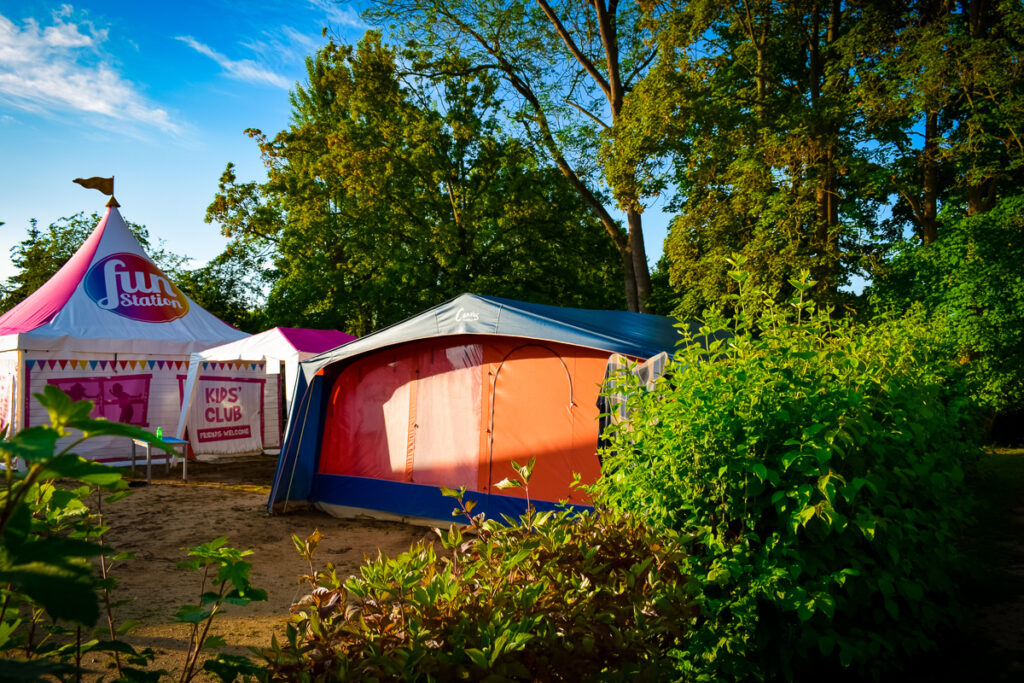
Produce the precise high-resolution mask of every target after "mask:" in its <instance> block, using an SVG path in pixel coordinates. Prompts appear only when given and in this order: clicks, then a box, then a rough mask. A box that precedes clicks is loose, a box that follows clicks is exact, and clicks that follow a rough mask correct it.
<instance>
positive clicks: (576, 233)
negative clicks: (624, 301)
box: [207, 32, 621, 335]
mask: <svg viewBox="0 0 1024 683" xmlns="http://www.w3.org/2000/svg"><path fill="white" fill-rule="evenodd" d="M410 57H415V56H411V55H399V54H397V53H396V51H395V50H394V49H392V48H389V47H387V46H385V45H384V44H383V43H382V41H381V37H380V35H379V34H377V33H373V32H371V33H368V34H367V35H366V37H364V39H363V40H362V41H360V43H359V44H358V45H357V46H347V45H339V44H333V43H332V44H330V45H329V46H327V47H326V48H324V49H323V50H321V51H319V52H318V53H317V54H316V55H314V56H312V57H310V58H308V60H307V70H308V81H307V82H306V83H305V84H303V85H301V86H299V87H298V88H297V89H296V91H295V92H294V94H293V95H292V105H293V123H292V125H291V126H290V127H289V128H288V129H287V130H284V131H281V132H280V133H278V134H277V135H275V136H273V137H268V136H267V135H265V134H264V133H263V132H261V131H258V130H250V131H249V134H250V135H251V136H252V137H253V138H254V139H255V140H256V141H257V143H258V144H259V146H260V150H261V152H262V155H263V160H264V163H265V166H266V170H267V175H268V179H267V182H265V183H240V182H238V180H237V178H236V176H235V174H234V169H233V167H232V166H230V165H229V166H228V168H227V170H226V171H225V173H224V175H223V176H222V178H221V184H220V189H219V192H218V194H217V197H216V198H215V200H214V202H213V203H212V204H211V205H210V207H209V210H208V213H207V218H208V220H211V221H215V222H217V223H219V224H220V225H221V227H222V230H223V232H224V233H225V234H226V235H228V236H229V237H231V238H233V240H234V241H235V243H236V244H238V245H239V246H240V247H244V248H246V249H250V250H256V251H258V252H260V253H265V254H266V255H267V256H268V257H269V258H271V259H272V260H273V264H274V267H273V269H272V271H271V273H270V274H269V275H270V278H269V294H268V299H267V311H268V314H269V315H270V316H271V317H272V318H273V320H272V322H275V323H278V324H303V325H309V326H315V327H335V328H338V329H344V330H346V331H349V332H351V333H354V334H360V335H361V334H366V333H368V332H370V331H373V330H375V329H378V328H380V327H382V326H384V325H387V324H390V323H393V322H396V321H398V320H401V319H403V318H405V317H408V316H409V315H412V314H413V313H416V312H419V311H422V310H423V309H424V308H427V307H429V306H432V305H435V304H437V303H440V302H442V301H444V300H445V299H448V298H451V297H452V296H455V295H457V294H459V293H462V292H466V291H472V292H479V293H486V294H491V295H496V296H506V297H512V298H519V299H527V300H531V301H537V302H544V303H558V304H563V305H576V306H584V307H588V306H589V307H596V308H602V307H617V306H619V305H620V302H621V295H618V294H617V291H621V290H618V288H617V287H615V286H614V284H613V283H615V282H617V281H619V278H620V277H621V274H620V273H619V272H618V268H617V267H616V265H617V264H616V260H615V258H614V248H613V246H612V245H611V244H610V243H609V242H608V240H607V239H606V238H605V237H604V236H603V235H602V228H601V225H600V223H599V221H598V220H596V219H595V218H594V217H593V215H592V214H591V213H590V212H588V211H587V210H586V209H585V208H584V207H583V206H581V204H580V201H579V198H578V195H577V194H576V193H575V192H574V191H573V189H572V188H571V187H570V185H569V183H568V182H567V181H566V179H565V178H564V177H563V176H562V175H561V174H560V173H559V172H558V171H557V170H556V169H554V168H551V167H550V166H546V165H544V164H543V163H541V161H540V160H538V159H537V157H536V156H535V155H534V154H533V153H532V151H531V149H530V147H529V146H527V145H524V144H522V143H521V142H520V141H518V140H516V139H515V138H512V137H510V136H509V135H507V134H506V133H505V132H503V130H502V128H501V125H500V120H499V117H498V116H497V112H498V106H499V104H500V103H499V102H498V100H497V99H496V97H495V92H496V84H495V80H494V79H493V78H492V77H491V76H490V75H489V74H487V73H486V72H477V71H473V70H472V69H469V68H467V64H466V62H465V60H464V59H462V58H461V57H460V55H459V54H457V53H450V54H448V55H446V56H445V63H446V64H447V65H448V68H447V69H446V74H445V77H444V78H443V79H432V78H426V77H423V76H420V75H417V74H416V73H415V72H414V71H413V68H414V67H415V62H414V61H409V63H408V64H407V65H406V66H400V62H399V60H400V58H410ZM431 58H432V59H434V61H435V62H437V61H439V60H437V59H436V58H434V57H433V56H431Z"/></svg>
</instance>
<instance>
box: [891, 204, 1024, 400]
mask: <svg viewBox="0 0 1024 683" xmlns="http://www.w3.org/2000/svg"><path fill="white" fill-rule="evenodd" d="M871 293H872V295H873V299H874V302H875V304H876V306H878V307H880V308H893V309H896V310H901V311H902V310H907V309H909V308H911V307H912V306H914V305H920V306H923V307H924V309H925V311H926V312H927V313H928V314H929V315H930V316H932V318H933V319H935V320H936V321H937V322H939V323H941V324H942V329H943V334H944V337H945V338H946V340H947V343H948V344H950V345H951V346H953V347H954V348H955V349H957V351H958V352H959V354H960V356H961V359H962V360H963V369H964V371H965V372H966V374H967V375H968V377H969V378H970V379H971V381H972V384H973V386H974V390H975V391H976V392H977V396H978V398H979V399H980V400H981V401H982V402H983V403H984V404H985V405H986V406H988V407H989V408H991V409H993V410H996V411H1000V412H1003V411H1014V410H1021V409H1024V195H1022V196H1017V197H1008V198H1004V199H1002V200H1001V201H1000V202H999V203H998V204H997V206H996V208H995V209H993V210H992V211H990V212H987V213H983V214H980V215H976V216H964V217H961V218H959V219H958V220H950V221H949V223H948V228H947V229H946V230H945V231H943V233H942V234H941V235H940V238H939V240H938V241H936V242H934V243H932V244H928V245H923V246H922V245H917V244H905V245H903V247H902V248H901V249H899V250H897V252H896V254H895V256H894V258H893V259H892V261H891V262H890V263H889V264H888V265H887V267H886V268H885V269H884V270H883V271H882V272H880V273H879V274H878V275H877V276H876V278H875V283H874V285H873V287H872V288H871Z"/></svg>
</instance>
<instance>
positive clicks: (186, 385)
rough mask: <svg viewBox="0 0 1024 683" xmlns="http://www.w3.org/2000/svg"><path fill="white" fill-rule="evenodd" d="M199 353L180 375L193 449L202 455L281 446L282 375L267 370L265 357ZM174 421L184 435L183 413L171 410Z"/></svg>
mask: <svg viewBox="0 0 1024 683" xmlns="http://www.w3.org/2000/svg"><path fill="white" fill-rule="evenodd" d="M197 355H198V354H193V356H192V362H193V364H194V365H193V366H192V368H191V372H190V373H189V374H188V377H187V378H185V377H183V378H182V397H183V403H182V405H188V420H187V432H188V433H187V436H188V439H189V444H190V445H191V447H192V450H193V451H194V452H195V453H197V454H199V455H203V454H244V453H259V452H262V451H264V450H271V451H273V450H277V449H278V448H280V446H281V411H282V404H281V386H280V378H281V375H280V374H279V373H275V374H268V368H267V363H264V362H255V361H254V362H250V361H199V360H197V359H196V358H197ZM274 369H276V368H271V370H274ZM181 412H182V413H184V411H181ZM174 422H175V425H176V427H177V429H176V431H177V433H178V435H179V438H184V436H181V435H182V434H183V433H184V432H185V425H186V422H185V420H184V419H183V415H181V414H179V415H175V420H174Z"/></svg>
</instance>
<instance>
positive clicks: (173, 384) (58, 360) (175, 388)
mask: <svg viewBox="0 0 1024 683" xmlns="http://www.w3.org/2000/svg"><path fill="white" fill-rule="evenodd" d="M67 355H70V356H73V357H71V358H67V357H59V355H54V354H38V353H32V352H28V353H26V354H25V358H24V367H23V368H22V371H23V375H22V376H23V377H24V380H23V381H24V386H25V388H26V390H27V391H26V392H25V394H24V397H23V399H22V400H23V401H24V402H25V406H24V408H25V410H24V415H25V416H26V418H27V419H26V420H25V422H24V425H23V426H24V427H34V426H37V425H42V424H48V422H49V416H48V415H47V412H46V409H45V408H43V406H42V405H40V403H39V401H38V400H37V399H36V398H35V396H34V395H35V394H39V393H42V392H43V389H44V388H45V387H46V386H47V385H50V386H55V387H57V388H58V389H61V390H62V391H64V392H65V393H66V394H68V395H69V396H71V398H72V399H75V400H89V401H92V402H93V403H94V404H95V408H94V409H93V412H92V416H93V417H104V418H107V419H108V420H112V421H115V422H127V423H128V424H134V425H137V426H140V427H144V428H146V429H148V430H149V431H155V430H156V429H157V428H158V427H160V428H162V429H163V430H164V431H166V432H167V433H168V435H170V433H171V431H172V430H173V429H174V426H175V423H176V420H177V416H178V410H179V408H180V406H181V388H180V386H181V384H182V379H183V378H184V376H185V375H186V373H187V372H188V361H187V359H186V358H185V357H182V356H177V357H173V356H170V357H155V356H128V357H125V355H122V354H117V355H114V354H100V353H91V354H90V353H75V354H67ZM75 452H77V453H78V454H79V455H81V456H82V457H84V458H88V459H90V460H96V461H99V462H105V463H108V464H123V463H126V462H128V461H129V459H130V456H131V442H130V441H129V440H128V439H125V438H123V437H97V438H94V439H90V440H89V441H87V442H85V443H83V444H82V445H81V446H78V447H77V448H76V449H75ZM153 455H154V458H156V459H158V460H159V461H162V460H163V458H164V456H163V454H162V453H161V454H160V455H159V456H158V455H157V453H156V452H154V454H153Z"/></svg>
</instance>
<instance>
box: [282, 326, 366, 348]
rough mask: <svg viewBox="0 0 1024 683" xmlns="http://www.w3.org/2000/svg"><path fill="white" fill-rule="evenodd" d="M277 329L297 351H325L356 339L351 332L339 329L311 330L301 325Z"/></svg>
mask: <svg viewBox="0 0 1024 683" xmlns="http://www.w3.org/2000/svg"><path fill="white" fill-rule="evenodd" d="M277 329H278V331H279V332H280V333H281V336H283V337H284V338H285V339H287V340H288V343H289V344H291V345H292V346H293V347H294V348H295V350H296V351H306V352H307V353H323V352H324V351H330V350H331V349H335V348H337V347H339V346H341V345H342V344H347V343H349V342H350V341H353V340H354V339H356V337H353V336H352V335H351V334H345V333H344V332H339V331H338V330H311V329H306V328H301V327H279V328H277Z"/></svg>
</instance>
